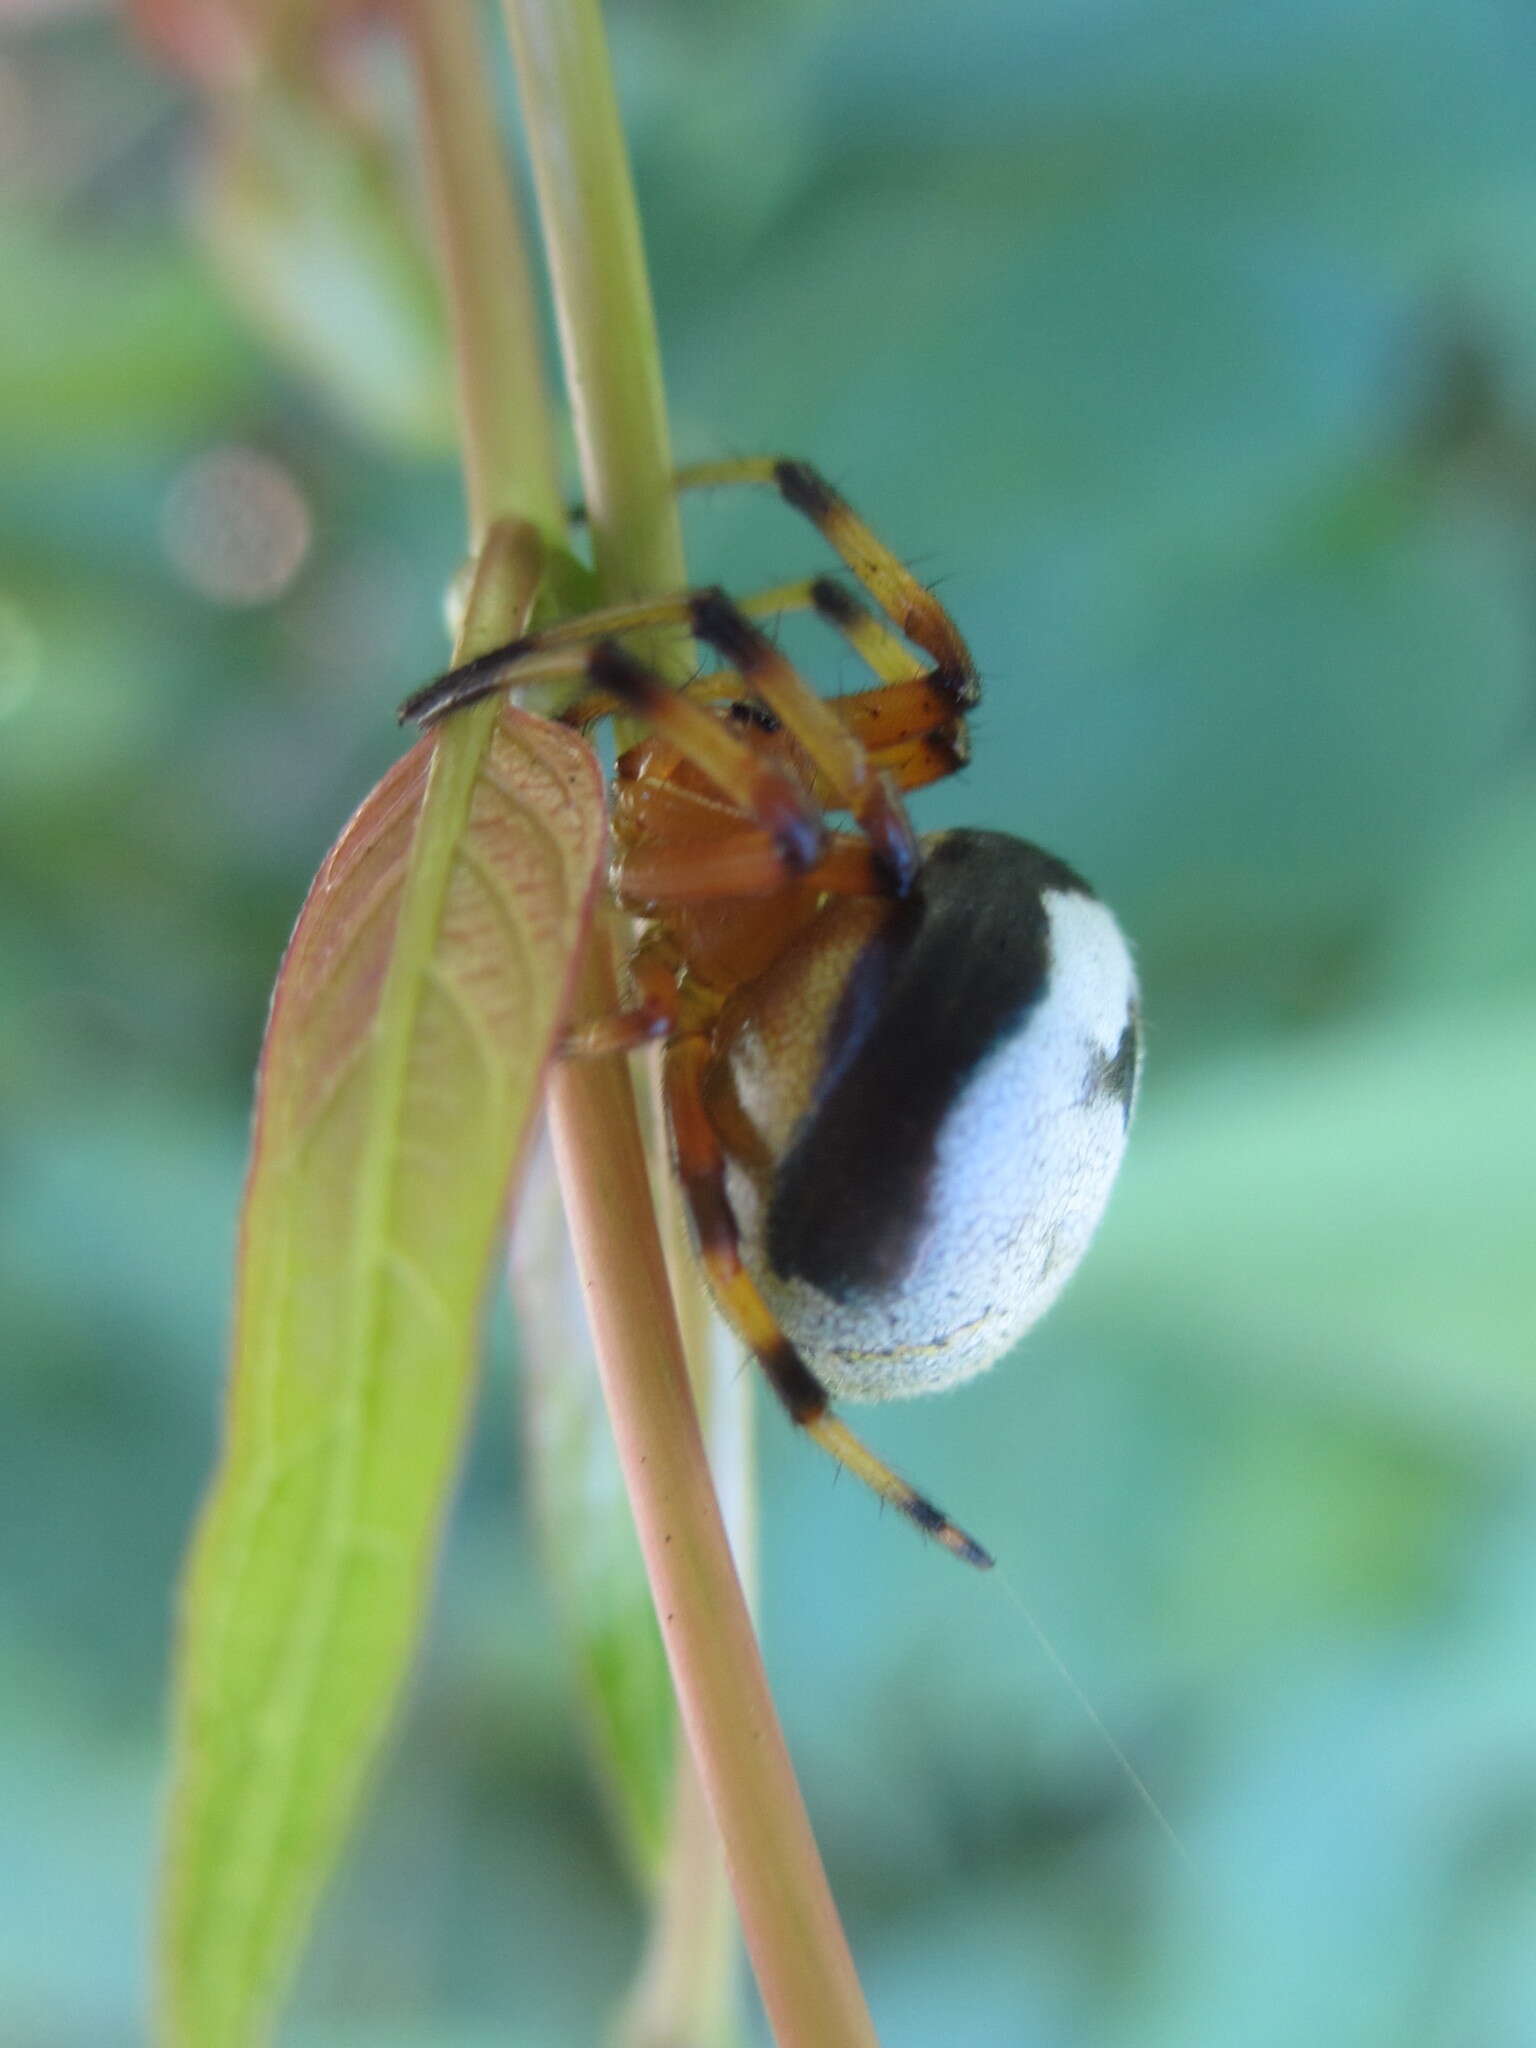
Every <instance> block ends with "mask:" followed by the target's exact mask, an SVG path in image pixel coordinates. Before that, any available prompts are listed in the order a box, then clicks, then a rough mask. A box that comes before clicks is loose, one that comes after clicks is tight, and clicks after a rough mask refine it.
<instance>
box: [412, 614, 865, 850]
mask: <svg viewBox="0 0 1536 2048" xmlns="http://www.w3.org/2000/svg"><path fill="white" fill-rule="evenodd" d="M478 671H479V664H476V663H473V662H470V663H466V664H465V666H464V667H462V668H458V669H453V670H451V671H450V672H449V674H448V675H446V676H441V677H439V678H438V680H437V682H436V683H435V684H429V685H428V686H427V689H425V690H418V691H417V693H416V695H415V696H414V697H412V698H410V699H408V700H407V702H406V704H405V705H404V707H403V708H402V711H401V714H400V715H401V717H402V718H406V717H414V718H417V719H419V720H420V721H421V723H422V724H424V725H426V724H432V723H434V722H435V721H436V720H438V719H440V718H443V717H446V716H447V714H448V713H449V712H450V711H454V710H457V709H458V708H459V706H461V705H463V704H471V703H474V702H475V701H476V700H477V699H479V698H481V697H489V696H493V695H495V693H496V692H497V691H498V690H500V689H504V688H505V687H506V684H507V676H506V674H505V673H504V671H503V670H498V671H496V672H495V673H490V672H486V673H480V672H478ZM573 678H574V679H578V680H584V681H586V682H588V683H589V684H590V685H591V686H592V688H593V689H594V690H596V691H597V692H598V693H599V694H600V695H601V696H603V697H605V698H609V699H612V700H613V701H614V702H615V703H617V704H618V705H620V706H621V707H622V708H623V709H624V710H626V711H632V712H634V713H635V714H636V715H637V716H638V717H640V718H643V719H644V720H645V721H646V723H647V725H649V726H650V728H651V729H652V731H653V732H655V733H656V734H657V735H658V737H659V738H661V739H663V740H665V741H666V742H667V743H668V745H670V746H672V747H674V748H675V749H676V751H677V752H678V753H679V754H681V755H682V756H683V758H684V759H685V760H688V761H691V762H692V763H693V765H694V766H695V767H696V768H697V769H699V771H700V772H701V773H702V774H703V775H705V776H706V777H707V778H708V779H709V781H710V782H712V783H713V784H714V786H715V788H716V789H717V790H719V792H720V794H721V795H722V796H723V797H724V798H725V799H726V800H727V802H728V803H731V804H733V805H734V806H735V807H736V808H737V809H738V810H741V811H744V812H745V813H746V814H747V816H748V817H749V818H750V819H751V820H752V821H753V822H754V823H755V824H756V825H758V826H759V827H760V828H761V829H762V830H763V831H765V832H766V833H767V834H768V835H769V837H770V838H771V840H772V842H773V844H774V847H775V848H776V850H777V857H778V860H779V865H780V872H781V874H782V873H787V874H790V875H801V874H804V873H805V871H806V869H807V868H809V867H813V866H814V865H815V863H816V862H817V860H818V859H819V858H820V857H821V851H822V847H823V845H824V844H825V841H826V836H827V835H826V827H825V825H824V824H823V822H822V817H821V812H820V810H819V809H818V808H817V805H816V802H815V799H814V798H813V797H812V796H811V794H810V792H809V791H808V790H807V789H805V788H804V787H803V786H802V785H801V783H800V782H799V781H798V780H797V779H796V778H795V776H794V775H792V774H791V773H790V772H789V770H788V769H786V768H782V767H780V766H779V765H778V763H777V762H774V761H770V760H768V759H766V758H765V757H764V756H763V755H762V754H761V753H760V752H759V751H758V750H757V749H756V748H754V747H751V746H749V745H748V744H747V743H746V741H745V740H743V739H742V737H741V735H740V734H739V733H736V732H733V731H732V729H731V727H730V726H729V725H728V724H727V722H726V721H725V720H724V719H723V718H719V717H717V716H716V715H715V713H714V712H712V711H709V710H706V709H705V707H704V706H703V705H702V704H699V703H697V702H695V701H694V700H693V699H692V698H690V697H688V696H686V695H685V694H684V693H683V692H681V691H679V690H674V689H673V688H672V687H671V685H670V684H669V683H667V682H666V680H665V679H664V678H663V677H661V676H659V675H657V674H656V672H655V670H654V669H649V668H647V667H646V666H645V664H644V662H641V661H637V660H636V659H635V657H634V656H633V655H632V654H628V653H626V652H625V650H624V649H623V648H622V647H620V646H619V645H618V643H617V642H616V641H613V640H599V641H598V643H597V644H596V646H593V647H584V646H580V645H569V646H555V647H545V646H535V647H534V649H533V650H532V651H531V652H530V653H529V654H528V655H527V657H526V658H525V659H523V660H520V661H519V662H518V664H517V667H516V680H517V681H519V682H534V683H543V682H549V683H553V682H558V681H561V680H571V679H573Z"/></svg>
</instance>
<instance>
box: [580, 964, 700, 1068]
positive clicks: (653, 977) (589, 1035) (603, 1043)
mask: <svg viewBox="0 0 1536 2048" xmlns="http://www.w3.org/2000/svg"><path fill="white" fill-rule="evenodd" d="M628 968H629V978H630V980H631V981H632V982H633V983H634V986H635V991H636V993H637V995H638V996H639V998H640V1000H639V1001H638V1002H637V1003H635V1004H633V1005H631V1006H630V1007H629V1008H626V1009H623V1010H616V1011H614V1012H613V1014H612V1015H611V1016H607V1017H598V1018H596V1019H594V1020H593V1021H592V1022H591V1023H589V1024H581V1025H577V1026H576V1027H575V1028H574V1029H573V1030H570V1031H568V1032H567V1033H566V1034H565V1036H564V1038H562V1039H561V1040H560V1041H559V1043H558V1044H557V1046H556V1047H555V1052H556V1056H557V1057H558V1058H560V1059H565V1060H585V1059H605V1058H607V1057H608V1055H610V1054H611V1053H620V1052H638V1051H639V1050H640V1048H641V1047H642V1046H645V1045H654V1044H655V1042H656V1040H657V1039H658V1038H665V1037H666V1036H667V1034H668V1032H670V1031H672V1030H673V1029H674V1028H675V1027H676V1026H677V1024H678V1022H679V1020H680V1017H681V1014H682V1008H683V1002H682V995H681V992H680V990H679V987H678V976H677V959H676V956H675V954H674V953H673V950H672V948H671V946H670V945H669V944H668V943H667V941H666V940H665V939H663V938H662V937H661V936H660V935H659V934H657V933H654V932H653V933H652V934H651V935H650V937H649V938H647V939H644V940H642V942H641V943H640V944H639V945H638V946H637V947H636V948H635V950H634V952H633V953H631V954H630V956H629V962H628Z"/></svg>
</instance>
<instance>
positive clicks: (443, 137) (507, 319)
mask: <svg viewBox="0 0 1536 2048" xmlns="http://www.w3.org/2000/svg"><path fill="white" fill-rule="evenodd" d="M402 16H403V25H404V28H405V33H406V38H407V41H408V43H409V46H410V51H411V58H412V65H413V68H414V71H415V75H416V86H417V99H418V106H419V110H420V123H421V139H422V157H423V160H424V162H425V164H426V171H427V182H428V187H429V189H430V193H431V199H432V211H433V217H434V222H435V225H436V230H437V232H436V236H435V240H436V245H437V249H438V252H439V259H440V261H441V262H442V265H443V269H444V273H445V275H444V279H443V286H444V293H445V296H446V298H447V301H448V305H449V309H450V312H451V316H452V323H453V339H454V353H455V357H456V360H457V367H458V403H459V419H460V424H461V428H462V434H461V439H462V444H463V450H464V486H465V493H466V495H467V498H468V501H469V533H470V543H471V546H473V547H476V548H478V547H479V545H480V543H481V542H482V540H483V539H484V538H485V533H486V530H487V528H488V527H489V525H490V523H491V521H492V520H493V519H495V518H497V517H499V516H502V515H505V514H517V515H519V516H521V517H522V518H524V519H527V520H529V521H531V522H532V524H533V525H535V526H537V527H538V528H539V530H540V532H541V533H543V535H544V537H545V539H546V540H548V541H550V542H555V543H558V542H561V541H563V539H564V537H565V510H564V506H563V504H562V501H561V495H560V472H559V466H558V464H557V462H556V460H555V444H554V437H553V433H552V431H551V428H550V403H549V395H548V392H547V389H546V386H545V379H544V371H543V366H542V364H541V363H540V361H539V344H538V336H539V318H538V299H537V296H536V294H535V290H534V284H533V275H532V270H531V267H530V265H529V261H528V251H527V244H526V241H525V239H524V235H523V228H522V222H521V219H520V218H519V215H518V210H517V207H516V204H515V203H514V200H513V197H512V190H511V187H510V185H509V184H508V182H507V173H506V163H505V158H504V155H503V151H502V144H501V137H500V134H499V133H498V131H497V127H496V117H495V112H494V110H493V108H492V106H491V101H490V97H489V95H488V93H487V91H486V85H485V76H486V72H485V58H486V53H485V50H484V48H483V46H482V44H481V40H480V37H479V35H478V32H477V30H476V25H475V17H474V14H473V12H472V10H471V8H470V7H469V6H468V5H467V4H466V0H404V5H403V7H402Z"/></svg>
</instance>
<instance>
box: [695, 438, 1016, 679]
mask: <svg viewBox="0 0 1536 2048" xmlns="http://www.w3.org/2000/svg"><path fill="white" fill-rule="evenodd" d="M676 482H677V488H678V489H679V490H682V491H686V490H698V489H702V488H705V487H707V486H710V485H714V484H771V485H772V486H773V487H774V489H775V490H776V491H777V492H778V493H779V496H780V497H781V498H782V499H783V500H784V502H785V504H786V505H788V506H790V507H791V509H792V510H794V511H796V512H799V513H801V514H803V515H804V517H805V518H807V519H809V520H810V521H811V523H812V524H813V525H814V526H815V527H816V528H817V530H818V531H819V532H820V533H821V534H822V536H823V537H824V538H825V540H826V541H827V543H828V545H829V546H830V547H832V548H833V549H834V550H835V551H836V552H837V553H838V554H839V555H841V556H842V558H843V560H844V561H845V562H846V563H847V565H848V567H849V568H850V569H851V570H852V571H853V573H854V575H855V576H857V578H858V579H859V581H860V582H861V583H862V584H863V585H864V588H865V589H866V590H868V591H869V592H870V593H871V595H872V596H873V597H874V599H875V602H876V603H877V604H878V605H879V606H880V608H881V610H882V611H883V612H885V614H886V615H887V617H888V618H890V619H891V620H892V621H893V623H894V624H895V625H897V626H898V627H900V629H901V631H902V632H903V633H905V634H906V636H907V638H908V639H909V640H910V641H912V643H913V644H914V646H917V647H921V648H924V649H926V651H927V652H928V653H929V654H931V655H932V656H933V659H934V661H935V662H936V663H937V664H938V670H939V677H940V678H941V679H942V681H943V682H944V684H945V686H946V687H947V688H948V689H949V690H950V691H951V692H952V694H953V697H954V701H955V703H956V705H957V706H959V708H960V709H962V710H966V709H969V707H970V706H971V705H973V704H974V703H975V702H976V701H977V697H978V695H979V694H980V682H979V679H978V677H977V674H976V664H975V662H974V660H973V659H972V657H971V650H970V649H969V647H967V646H966V644H965V640H964V638H963V637H962V635H961V632H960V629H959V627H958V626H957V625H956V624H955V622H954V620H953V619H952V618H951V617H950V616H949V613H948V612H947V611H946V610H945V609H944V607H943V605H941V604H940V603H939V600H938V599H937V598H936V597H935V596H934V594H933V592H932V591H931V590H929V589H928V588H927V587H926V585H924V584H922V583H920V582H919V581H918V579H917V578H916V577H915V576H914V575H913V574H912V571H911V570H910V569H909V568H908V567H907V565H906V564H905V562H903V561H902V560H901V559H900V557H899V556H897V555H894V554H893V553H892V552H891V550H890V549H889V548H888V547H887V546H886V545H885V543H884V541H882V540H881V539H879V537H878V536H877V535H876V534H874V533H872V532H871V531H870V529H869V528H868V527H867V526H866V525H865V524H864V522H863V520H862V519H860V518H859V516H858V514H857V513H856V512H855V511H854V510H853V508H852V506H851V505H850V504H849V503H848V501H847V500H846V499H845V498H844V497H842V496H841V495H840V494H839V493H838V492H837V491H835V490H834V489H833V488H832V486H831V485H830V484H829V483H828V482H827V480H826V478H825V477H824V476H822V475H821V474H820V472H819V471H818V470H815V469H813V468H812V467H811V465H810V464H809V463H808V462H791V461H787V460H785V459H783V458H782V457H777V456H772V455H760V456H751V457H749V458H747V459H746V460H745V461H734V462H700V463H694V464H691V465H690V466H689V467H688V468H686V469H680V470H679V471H678V473H677V478H676Z"/></svg>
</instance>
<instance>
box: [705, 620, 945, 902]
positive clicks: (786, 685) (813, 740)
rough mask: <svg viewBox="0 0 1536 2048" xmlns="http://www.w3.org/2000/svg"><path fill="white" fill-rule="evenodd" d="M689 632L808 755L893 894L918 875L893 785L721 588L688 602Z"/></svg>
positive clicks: (915, 855) (910, 836) (906, 823)
mask: <svg viewBox="0 0 1536 2048" xmlns="http://www.w3.org/2000/svg"><path fill="white" fill-rule="evenodd" d="M692 611H693V630H694V632H695V634H696V635H697V636H698V638H699V639H701V640H704V641H707V642H708V644H709V645H710V646H711V647H713V648H714V649H715V650H716V652H717V653H719V654H721V655H723V656H724V657H725V659H726V661H727V662H728V663H729V664H730V666H731V667H732V668H733V669H735V670H736V672H737V674H738V675H739V676H740V677H741V678H742V680H743V682H745V683H746V684H747V685H748V687H749V688H750V689H751V690H752V691H753V692H754V693H755V694H756V695H757V696H758V697H760V698H761V699H762V701H763V703H764V704H766V705H767V707H768V709H769V710H770V711H771V712H772V713H773V715H774V717H775V718H776V719H777V720H778V721H779V723H780V725H782V726H783V728H784V730H785V731H786V732H787V733H788V734H789V736H790V738H791V739H793V740H795V741H796V742H797V743H798V744H799V745H800V746H801V747H802V748H803V749H804V751H805V753H806V755H807V756H808V757H809V759H810V761H811V764H812V766H813V767H814V768H815V770H816V772H817V774H818V775H819V776H820V777H821V778H822V780H823V781H824V782H825V783H826V785H827V787H828V789H829V790H830V791H831V793H832V802H833V803H834V805H836V806H837V807H838V808H840V809H843V810H847V811H851V812H852V813H853V816H854V818H855V819H856V820H857V822H858V824H859V825H860V827H861V828H862V829H863V831H864V832H866V833H867V834H868V836H869V841H870V844H871V845H872V846H873V847H874V849H875V853H876V856H877V858H878V859H879V861H880V862H881V864H882V866H883V867H884V868H885V870H886V873H887V875H888V877H889V880H890V886H891V887H892V888H893V889H894V890H895V892H896V893H897V894H898V895H901V894H904V893H905V892H906V890H907V889H909V888H910V887H911V885H912V882H913V880H914V879H915V877H916V874H917V869H918V852H917V838H916V835H915V834H914V833H913V830H912V826H911V823H910V821H909V820H908V817H907V814H906V811H905V810H904V809H903V807H902V803H901V799H900V797H899V796H898V795H897V794H896V791H895V789H894V787H893V785H892V784H891V783H890V782H889V781H888V780H887V779H886V777H885V776H884V775H883V774H881V773H880V771H879V770H878V769H876V768H874V767H872V766H871V765H870V760H869V756H868V754H866V752H865V751H864V748H863V747H862V746H861V745H860V743H859V741H858V740H857V739H856V738H855V737H854V735H853V734H852V732H850V731H849V729H848V726H847V724H846V723H845V722H844V721H843V720H842V719H841V718H839V716H838V715H837V712H836V711H835V710H834V709H833V708H832V706H831V705H830V704H828V703H827V702H826V700H825V699H824V698H822V697H818V696H817V694H816V692H815V691H814V690H813V689H812V688H811V686H810V684H809V683H807V682H806V681H805V679H804V677H803V676H802V675H801V674H800V673H799V671H798V670H797V669H796V668H795V667H794V666H793V664H792V663H791V662H790V661H789V660H788V659H787V658H786V656H784V655H783V654H781V653H780V651H779V649H778V648H777V647H775V646H774V644H773V642H772V641H771V640H770V639H769V638H768V636H767V634H766V633H764V632H763V630H762V628H761V627H760V626H756V625H754V624H753V622H752V621H751V620H750V619H749V618H748V617H747V616H746V614H745V613H744V612H742V611H741V610H740V608H739V607H738V606H736V605H734V604H733V603H732V602H731V600H730V599H729V598H728V597H727V596H726V595H725V593H724V591H722V590H707V591H704V592H702V593H701V594H700V595H699V596H698V597H696V598H695V599H694V601H693V607H692Z"/></svg>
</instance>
